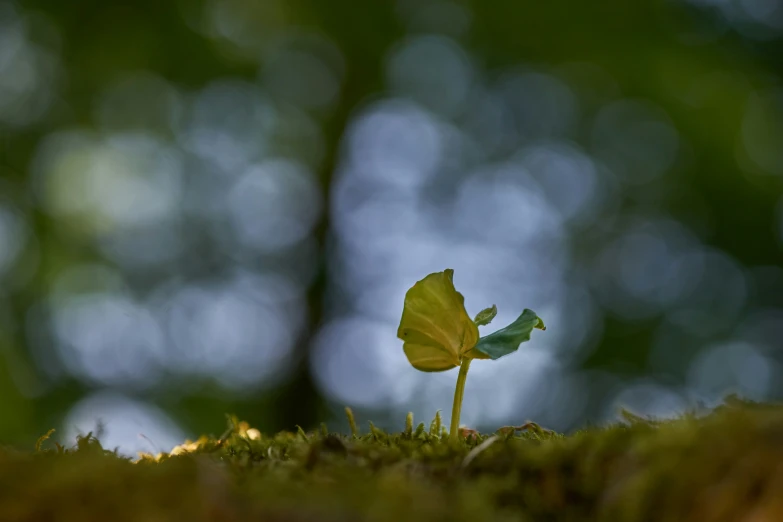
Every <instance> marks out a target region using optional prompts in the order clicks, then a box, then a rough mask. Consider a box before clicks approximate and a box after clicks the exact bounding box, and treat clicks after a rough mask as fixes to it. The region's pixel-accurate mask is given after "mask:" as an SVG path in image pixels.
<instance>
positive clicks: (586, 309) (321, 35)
mask: <svg viewBox="0 0 783 522" xmlns="http://www.w3.org/2000/svg"><path fill="white" fill-rule="evenodd" d="M782 37H783V0H649V1H644V2H627V1H625V0H610V1H608V2H601V3H598V4H596V3H589V2H577V1H570V2H566V1H553V2H517V1H513V0H494V1H492V2H481V1H478V0H473V1H464V2H463V1H461V0H399V1H378V2H361V1H350V0H331V1H329V2H324V1H323V0H264V1H257V0H200V1H199V0H192V1H191V0H180V1H178V2H177V1H172V2H158V1H153V0H137V1H135V2H133V3H128V2H126V3H115V2H105V1H98V0H79V1H71V2H62V1H60V0H15V1H12V0H0V419H1V420H0V443H3V444H11V445H20V446H23V447H32V445H33V443H34V441H35V439H36V437H37V436H39V435H40V434H42V433H44V432H45V431H46V430H47V429H49V428H51V427H55V428H57V429H58V432H57V435H56V438H57V439H59V440H60V441H63V442H72V441H73V438H74V437H75V435H76V434H77V433H79V432H82V433H85V432H87V431H90V430H94V429H95V428H96V425H97V423H98V421H99V420H100V421H101V422H102V423H103V425H104V432H103V439H104V442H105V445H106V446H109V447H112V448H113V447H115V446H118V447H119V448H120V450H121V451H122V452H124V453H127V454H130V455H133V454H135V453H136V452H137V451H149V452H155V451H159V450H164V451H167V450H169V449H170V448H171V447H172V446H173V445H175V444H178V443H180V442H182V441H183V440H184V438H185V437H189V438H195V437H197V436H198V435H199V434H202V433H213V434H219V433H220V432H222V431H223V429H224V427H225V418H224V414H225V413H235V414H236V415H238V416H239V417H240V418H241V419H244V420H247V421H249V422H250V423H251V424H252V425H254V426H256V427H258V428H260V429H261V430H262V431H265V432H276V431H278V430H282V429H288V430H292V429H295V426H296V425H301V426H302V427H304V428H305V429H311V428H313V427H315V426H317V424H318V423H319V422H321V421H326V422H327V424H328V425H329V427H330V429H332V430H335V431H336V430H342V431H346V430H347V424H346V422H345V420H344V418H343V414H342V410H343V407H344V406H346V405H347V406H351V407H352V408H353V409H354V411H355V412H356V414H357V416H358V418H359V420H360V422H361V423H362V426H363V427H364V428H365V429H366V426H367V424H366V422H367V420H373V421H374V422H375V423H376V424H377V425H380V426H382V427H384V428H389V429H401V428H402V426H403V422H404V416H405V413H406V412H408V411H413V412H414V414H415V416H416V421H417V422H418V421H421V420H425V421H429V420H430V419H431V418H432V416H433V415H434V414H435V411H436V410H439V409H440V410H443V412H444V414H446V417H448V413H449V412H450V408H451V401H452V395H453V392H454V385H455V381H456V370H452V371H450V372H445V373H437V374H425V373H421V372H417V371H416V370H414V369H413V368H412V367H411V366H410V365H409V364H408V362H407V360H406V358H405V356H404V354H403V351H402V343H401V341H399V340H398V339H396V328H397V325H398V322H399V319H400V315H401V313H402V304H403V297H404V294H405V292H406V290H407V289H408V288H409V287H410V286H412V285H413V283H415V282H416V281H417V280H419V279H421V278H423V277H424V276H425V275H427V274H428V273H431V272H436V271H441V270H443V269H445V268H453V269H455V285H456V287H457V289H458V290H459V291H460V292H461V293H463V295H464V296H465V300H466V307H467V310H468V313H469V314H470V315H471V316H473V315H474V314H475V313H476V312H478V311H479V310H481V309H482V308H484V307H487V306H490V305H492V304H496V305H497V307H498V309H499V314H498V316H497V318H496V319H495V321H494V322H493V323H492V324H491V325H489V326H488V327H483V328H482V333H483V334H486V333H490V332H492V331H494V330H495V329H497V328H500V327H502V326H505V325H506V324H508V323H509V322H511V321H512V320H513V319H515V318H516V317H517V315H518V314H520V313H521V311H522V310H523V309H524V308H532V309H533V310H535V311H536V312H538V313H539V315H540V316H541V317H543V318H544V320H545V321H546V324H547V326H548V330H547V331H546V332H537V333H536V334H534V335H533V340H532V341H531V342H530V343H527V344H525V345H523V347H522V349H520V351H519V352H517V353H515V354H513V355H512V356H509V357H507V358H504V359H503V360H502V361H501V362H494V363H493V362H479V363H476V364H474V365H473V366H472V368H471V370H470V378H469V379H468V382H467V389H466V395H465V402H464V406H463V414H462V422H463V423H465V424H466V425H468V426H470V427H473V428H479V429H482V430H488V431H494V429H496V428H497V427H499V426H502V425H508V424H520V423H522V422H523V421H525V420H527V419H530V420H534V421H536V422H538V423H540V424H542V425H544V426H546V427H548V428H553V429H557V430H562V431H569V430H574V429H577V428H579V427H583V426H585V425H587V424H589V423H603V422H608V421H611V420H613V419H615V418H616V414H617V411H618V408H619V407H620V405H623V406H626V407H628V408H630V409H631V410H633V411H635V412H637V413H639V414H645V415H656V416H668V415H675V414H677V413H678V412H682V411H685V410H687V409H691V408H699V407H709V406H712V405H715V404H716V403H717V402H719V401H720V399H721V398H722V397H723V396H724V395H725V394H726V393H730V392H736V393H739V394H741V395H744V396H746V397H749V398H751V399H758V400H778V399H781V398H783V82H782V80H783V60H782V58H783V39H782Z"/></svg>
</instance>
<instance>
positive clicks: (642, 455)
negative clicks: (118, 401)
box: [0, 400, 783, 522]
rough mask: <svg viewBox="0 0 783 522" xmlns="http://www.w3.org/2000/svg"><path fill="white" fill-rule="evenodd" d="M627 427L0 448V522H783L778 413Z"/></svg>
mask: <svg viewBox="0 0 783 522" xmlns="http://www.w3.org/2000/svg"><path fill="white" fill-rule="evenodd" d="M631 415H632V416H631V417H628V420H629V422H628V423H622V424H616V425H613V426H608V427H604V428H591V429H588V430H583V431H580V432H578V433H575V434H573V435H570V436H563V435H561V434H557V433H553V432H551V431H549V430H545V429H543V428H541V427H540V426H538V425H537V424H535V423H526V424H524V425H521V426H508V427H505V428H501V429H500V430H498V431H497V432H496V433H494V434H480V433H475V435H472V436H470V437H467V438H465V439H460V440H458V441H454V440H452V439H449V438H442V437H440V436H438V435H437V434H435V435H433V434H431V433H429V432H427V431H426V430H425V429H424V423H421V424H419V427H418V428H417V429H416V430H415V431H414V432H413V434H412V436H411V435H410V434H409V433H407V431H408V430H407V429H406V431H403V432H401V433H387V432H384V431H382V430H380V429H379V428H377V427H375V426H373V425H371V428H370V433H368V434H364V435H360V436H357V437H353V436H343V435H338V434H334V433H325V432H324V430H315V431H313V432H304V433H305V436H304V437H303V436H301V434H300V433H298V432H297V433H290V432H281V433H278V434H276V435H272V436H267V435H263V434H260V433H258V432H257V430H254V429H252V428H250V427H249V426H248V425H247V424H246V423H244V422H238V421H236V419H233V420H232V419H231V418H230V419H229V429H228V431H227V433H225V436H224V437H220V438H210V437H202V438H200V439H198V440H197V441H195V442H190V441H187V442H185V443H184V444H182V445H181V446H178V447H177V448H175V449H174V450H173V451H172V452H171V453H169V454H159V455H156V456H153V455H148V454H143V455H141V456H140V458H139V459H136V460H135V461H134V460H131V459H128V458H124V457H121V456H118V455H117V454H116V452H113V451H109V450H106V449H104V448H103V447H102V446H101V444H100V442H99V441H98V439H96V438H95V437H94V436H93V435H92V434H87V435H84V436H81V437H79V438H78V439H77V442H76V444H75V445H74V446H73V447H68V448H64V447H63V446H57V447H55V448H46V447H45V446H46V445H43V446H39V449H38V451H36V452H34V453H22V452H18V451H17V452H13V451H10V450H2V449H0V513H2V520H3V522H22V521H32V520H57V521H63V522H77V521H79V522H81V521H84V520H120V521H124V520H128V521H129V520H155V521H158V522H168V521H172V522H173V521H181V520H188V521H216V522H217V521H221V522H223V521H229V522H233V521H246V520H308V521H314V522H318V521H336V520H351V521H355V522H361V521H373V522H386V521H389V522H398V521H399V520H406V521H410V522H416V521H419V520H421V521H430V520H448V521H452V522H459V521H466V522H467V521H470V522H475V521H477V520H521V521H537V520H548V521H553V522H557V521H570V522H582V521H585V522H587V521H617V522H642V521H650V522H653V521H659V520H660V521H664V520H677V521H682V522H697V521H698V522H718V521H724V520H725V521H728V520H782V519H783V501H781V497H780V494H779V492H780V486H781V484H783V467H781V462H783V447H782V446H781V445H780V436H781V433H783V407H781V406H776V405H763V404H752V403H747V402H742V401H736V400H735V402H731V401H727V403H726V404H725V405H723V406H721V407H720V408H718V409H717V410H716V411H714V412H713V413H711V414H709V415H706V416H697V415H695V414H690V415H686V416H685V417H683V418H681V419H677V420H672V421H660V420H657V421H655V422H654V423H653V422H646V421H645V420H644V418H642V417H638V416H635V415H633V414H631ZM624 417H625V415H624ZM650 421H652V419H650ZM433 423H435V421H434V420H433ZM409 424H412V419H411V422H410V423H408V422H407V420H406V427H407V425H409ZM303 431H304V430H303Z"/></svg>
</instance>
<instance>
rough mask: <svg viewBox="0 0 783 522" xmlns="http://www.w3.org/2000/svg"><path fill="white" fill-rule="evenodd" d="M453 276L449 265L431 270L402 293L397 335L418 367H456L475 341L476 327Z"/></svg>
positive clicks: (426, 368)
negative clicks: (401, 307) (448, 267)
mask: <svg viewBox="0 0 783 522" xmlns="http://www.w3.org/2000/svg"><path fill="white" fill-rule="evenodd" d="M453 276H454V270H451V269H446V270H444V271H443V272H436V273H434V274H430V275H428V276H427V277H425V278H424V279H422V280H421V281H419V282H418V283H416V284H415V285H413V287H412V288H411V289H410V290H408V292H407V293H406V294H405V306H404V308H403V311H402V318H401V319H400V326H399V328H398V329H397V337H399V338H400V339H402V341H403V345H402V348H403V350H404V351H405V355H406V356H407V357H408V362H410V363H411V365H412V366H413V367H414V368H416V369H417V370H421V371H424V372H442V371H445V370H450V369H451V368H455V367H457V366H459V365H460V360H461V358H462V357H463V356H464V355H465V354H466V353H467V352H469V351H470V350H471V349H472V348H473V347H474V346H475V345H476V341H478V338H479V333H478V327H477V326H476V324H475V323H474V322H473V321H471V320H470V317H469V316H468V313H467V312H466V311H465V298H464V297H463V296H462V294H460V293H459V292H457V290H456V289H455V288H454V282H453Z"/></svg>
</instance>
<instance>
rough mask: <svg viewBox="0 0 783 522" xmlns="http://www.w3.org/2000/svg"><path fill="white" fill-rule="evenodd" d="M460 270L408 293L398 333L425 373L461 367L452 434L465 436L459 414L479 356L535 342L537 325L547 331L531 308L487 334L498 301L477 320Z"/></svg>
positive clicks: (434, 277)
mask: <svg viewBox="0 0 783 522" xmlns="http://www.w3.org/2000/svg"><path fill="white" fill-rule="evenodd" d="M453 279H454V270H452V269H450V268H447V269H446V270H444V271H443V272H436V273H434V274H430V275H428V276H427V277H425V278H424V279H422V280H421V281H419V282H417V283H416V284H415V285H413V287H412V288H411V289H410V290H408V292H407V293H406V294H405V306H404V308H403V310H402V319H401V320H400V327H399V328H398V329H397V337H399V338H400V339H401V340H402V341H403V345H402V349H403V350H404V352H405V355H406V357H408V361H409V362H410V363H411V365H412V366H413V367H414V368H416V369H417V370H421V371H423V372H443V371H446V370H450V369H452V368H456V367H459V375H458V376H457V388H456V390H455V391H454V405H453V406H452V410H451V429H450V431H449V437H450V438H451V439H457V438H458V437H459V417H460V410H461V409H462V397H463V394H464V392H465V381H466V379H467V377H468V368H469V367H470V363H471V361H472V360H473V359H493V360H495V359H499V358H501V357H503V356H504V355H508V354H510V353H512V352H515V351H516V350H517V349H518V348H519V345H520V344H522V343H523V342H525V341H529V340H530V333H531V332H532V331H533V329H534V328H538V329H539V330H546V326H544V321H542V320H541V319H540V318H539V317H538V315H536V313H535V312H534V311H533V310H528V309H525V311H524V312H522V315H520V316H519V317H518V318H517V319H516V321H514V322H513V323H511V324H510V325H508V326H506V327H505V328H503V329H501V330H498V331H496V332H494V333H492V334H490V335H487V336H485V337H479V331H478V327H479V326H485V325H487V324H489V323H490V322H491V321H492V319H494V317H495V315H497V312H498V310H497V307H495V305H492V307H491V308H486V309H484V310H482V311H480V312H479V313H478V314H476V317H475V318H474V319H473V320H471V319H470V316H468V312H467V311H466V310H465V298H464V297H463V296H462V294H460V293H459V292H457V290H456V289H455V288H454V281H453Z"/></svg>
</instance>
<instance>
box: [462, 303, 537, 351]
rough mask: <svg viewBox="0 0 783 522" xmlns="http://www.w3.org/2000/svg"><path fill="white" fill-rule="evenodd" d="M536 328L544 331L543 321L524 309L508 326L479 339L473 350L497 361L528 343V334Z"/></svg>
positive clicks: (532, 312)
mask: <svg viewBox="0 0 783 522" xmlns="http://www.w3.org/2000/svg"><path fill="white" fill-rule="evenodd" d="M536 328H537V329H539V330H546V326H544V321H542V320H541V319H540V318H539V317H538V315H536V313H535V312H534V311H533V310H528V309H525V311H524V312H522V315H520V316H519V317H517V320H516V321H514V322H513V323H511V324H510V325H508V326H506V327H505V328H503V329H501V330H498V331H497V332H495V333H492V334H489V335H487V336H486V337H482V338H481V339H479V342H478V344H477V345H476V348H475V349H476V350H478V351H480V352H481V353H484V354H486V355H489V357H490V358H492V359H499V358H501V357H503V356H504V355H508V354H510V353H513V352H515V351H517V349H518V348H519V345H520V344H522V343H524V342H525V341H529V340H530V333H531V332H532V331H533V330H534V329H536Z"/></svg>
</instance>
